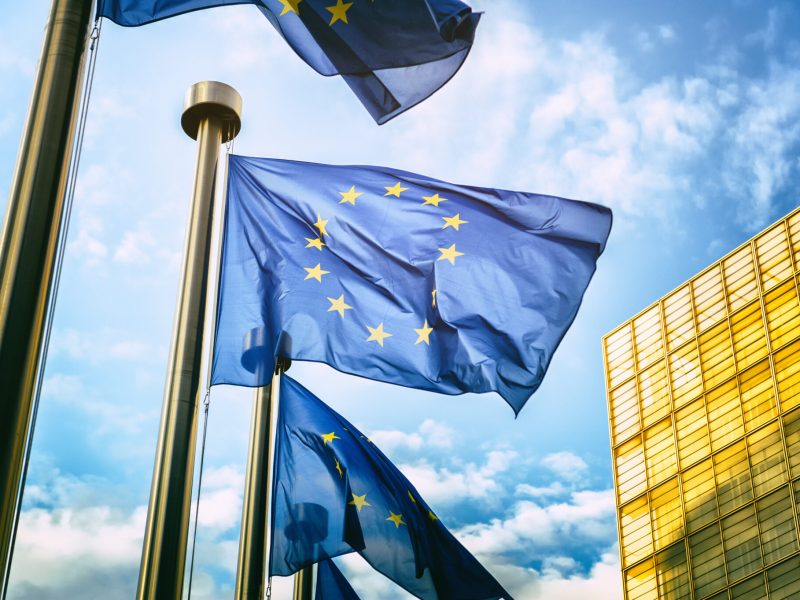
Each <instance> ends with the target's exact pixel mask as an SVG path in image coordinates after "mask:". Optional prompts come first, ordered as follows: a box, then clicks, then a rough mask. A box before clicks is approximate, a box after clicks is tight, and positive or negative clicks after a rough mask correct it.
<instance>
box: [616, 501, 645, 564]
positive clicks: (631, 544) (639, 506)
mask: <svg viewBox="0 0 800 600" xmlns="http://www.w3.org/2000/svg"><path fill="white" fill-rule="evenodd" d="M619 513H620V517H619V522H620V529H621V530H622V561H623V566H627V565H630V564H633V563H635V562H637V561H640V560H641V559H643V558H645V557H647V556H649V555H650V554H652V553H653V536H652V534H651V532H650V511H649V510H648V509H647V497H646V496H642V497H641V498H637V499H636V500H634V501H633V502H631V503H629V504H626V505H625V506H623V507H621V508H620V509H619Z"/></svg>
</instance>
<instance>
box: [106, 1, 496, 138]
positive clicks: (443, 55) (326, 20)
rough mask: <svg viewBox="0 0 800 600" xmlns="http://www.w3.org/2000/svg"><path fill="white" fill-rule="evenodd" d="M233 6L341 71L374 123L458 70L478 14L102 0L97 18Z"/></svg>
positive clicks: (448, 4)
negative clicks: (246, 8)
mask: <svg viewBox="0 0 800 600" xmlns="http://www.w3.org/2000/svg"><path fill="white" fill-rule="evenodd" d="M234 4H253V5H255V6H257V7H258V8H259V9H260V10H261V12H262V13H263V14H264V15H265V16H266V17H267V19H268V20H269V21H270V22H271V23H272V25H273V26H274V27H275V29H277V30H278V32H279V33H280V34H281V36H283V38H284V39H285V40H286V42H287V43H288V44H289V45H290V46H291V47H292V49H294V51H295V52H296V53H297V54H298V55H299V56H300V58H302V59H303V60H304V61H305V62H306V63H307V64H308V65H309V66H311V67H312V68H313V69H315V70H316V71H317V72H318V73H320V74H322V75H326V76H332V75H341V76H342V77H343V78H344V80H345V81H346V83H347V84H348V85H349V86H350V88H351V89H352V90H353V92H354V93H355V94H356V96H357V97H358V98H359V100H360V101H361V102H362V104H363V105H364V107H365V108H366V109H367V110H368V111H369V113H370V115H371V116H372V117H373V118H374V119H375V121H376V122H378V123H379V124H382V123H385V122H386V121H388V120H390V119H391V118H393V117H395V116H397V115H398V114H400V113H402V112H404V111H405V110H407V109H409V108H410V107H412V106H414V105H415V104H417V103H419V102H421V101H422V100H424V99H425V98H427V97H428V96H430V95H431V94H433V93H434V92H435V91H436V90H438V89H439V88H440V87H442V86H443V85H444V84H445V83H447V81H448V80H449V79H450V78H451V77H452V76H453V75H455V73H456V71H458V69H459V68H460V67H461V64H462V63H463V62H464V60H465V59H466V57H467V54H469V51H470V48H471V47H472V43H473V40H474V36H475V30H476V28H477V25H478V21H479V19H480V15H479V14H476V13H473V12H472V10H471V9H470V8H469V7H468V6H467V5H466V4H464V3H463V2H460V1H459V0H403V1H402V2H385V1H384V2H368V1H366V0H351V1H349V2H344V1H343V0H100V1H99V3H98V7H97V15H98V16H99V17H100V16H102V17H107V18H109V19H111V20H112V21H114V22H115V23H117V24H119V25H124V26H129V27H134V26H139V25H145V24H147V23H152V22H154V21H158V20H161V19H166V18H169V17H173V16H176V15H179V14H184V13H188V12H192V11H196V10H202V9H206V8H212V7H217V6H230V5H234Z"/></svg>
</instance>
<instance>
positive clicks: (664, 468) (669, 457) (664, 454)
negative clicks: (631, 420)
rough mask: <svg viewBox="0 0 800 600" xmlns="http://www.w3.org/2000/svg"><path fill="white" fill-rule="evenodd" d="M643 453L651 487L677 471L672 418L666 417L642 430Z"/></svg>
mask: <svg viewBox="0 0 800 600" xmlns="http://www.w3.org/2000/svg"><path fill="white" fill-rule="evenodd" d="M644 453H645V461H646V463H647V481H648V484H649V485H650V486H651V487H652V486H654V485H656V484H657V483H660V482H662V481H664V480H665V479H666V478H667V477H671V476H672V475H674V474H675V473H676V472H677V470H678V469H677V460H676V458H675V438H674V437H673V436H672V420H671V419H670V418H666V419H664V420H663V421H660V422H659V423H656V424H655V425H653V426H652V427H650V428H649V429H647V430H645V432H644Z"/></svg>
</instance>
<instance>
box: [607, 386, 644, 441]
mask: <svg viewBox="0 0 800 600" xmlns="http://www.w3.org/2000/svg"><path fill="white" fill-rule="evenodd" d="M608 397H609V404H610V411H611V431H612V432H613V435H614V444H615V445H616V444H619V443H620V442H621V441H623V440H626V439H628V438H629V437H631V436H632V435H633V434H634V433H638V432H639V400H638V398H637V397H636V381H635V380H634V379H631V380H630V381H629V382H627V383H624V384H622V385H621V386H619V387H618V388H616V389H614V390H611V391H610V392H609V394H608Z"/></svg>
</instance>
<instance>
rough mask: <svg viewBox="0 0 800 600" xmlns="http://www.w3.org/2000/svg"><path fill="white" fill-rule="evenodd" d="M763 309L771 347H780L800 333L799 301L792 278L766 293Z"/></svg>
mask: <svg viewBox="0 0 800 600" xmlns="http://www.w3.org/2000/svg"><path fill="white" fill-rule="evenodd" d="M764 309H765V311H766V313H767V329H768V330H769V340H770V343H771V344H772V348H773V349H776V348H780V347H781V346H783V345H784V344H786V343H787V342H790V341H791V340H793V339H794V338H796V337H797V336H798V335H800V303H798V301H797V290H796V289H795V286H794V279H792V280H790V281H787V282H786V283H784V284H783V285H780V286H778V287H776V288H775V289H774V290H772V291H771V292H769V293H768V294H766V295H765V296H764Z"/></svg>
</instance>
